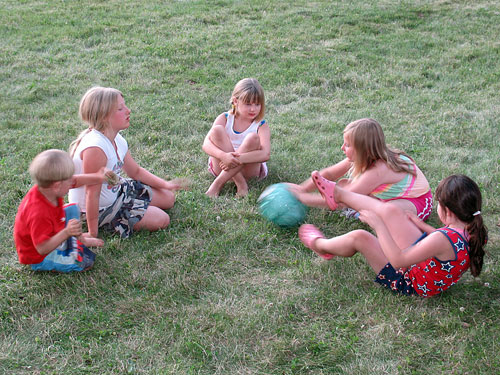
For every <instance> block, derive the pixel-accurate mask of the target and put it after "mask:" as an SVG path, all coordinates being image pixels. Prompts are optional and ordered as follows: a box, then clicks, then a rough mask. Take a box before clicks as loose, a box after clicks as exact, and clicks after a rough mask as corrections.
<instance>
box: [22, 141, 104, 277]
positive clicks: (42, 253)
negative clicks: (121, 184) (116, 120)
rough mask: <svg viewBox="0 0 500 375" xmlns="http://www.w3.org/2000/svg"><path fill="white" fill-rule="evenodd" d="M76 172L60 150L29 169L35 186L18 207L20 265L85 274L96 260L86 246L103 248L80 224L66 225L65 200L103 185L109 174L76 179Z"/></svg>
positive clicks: (44, 155)
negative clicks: (85, 187) (79, 190)
mask: <svg viewBox="0 0 500 375" xmlns="http://www.w3.org/2000/svg"><path fill="white" fill-rule="evenodd" d="M74 170H75V167H74V165H73V161H72V160H71V158H70V156H69V155H68V154H67V153H66V152H64V151H60V150H47V151H44V152H42V153H40V154H39V155H37V156H36V157H35V159H33V161H32V163H31V165H30V168H29V171H30V174H31V177H32V178H33V180H34V182H35V185H34V186H33V187H32V188H31V189H30V190H29V192H28V194H26V196H25V197H24V198H23V200H22V201H21V204H20V205H19V209H18V211H17V215H16V219H15V222H14V241H15V244H16V250H17V254H18V256H19V262H20V263H22V264H29V265H31V269H32V270H35V271H58V272H72V271H85V270H86V269H89V268H90V267H92V265H93V264H94V259H95V254H94V253H93V252H92V251H90V250H89V249H88V248H87V247H86V246H102V245H103V244H104V242H103V241H102V240H101V239H98V238H92V237H90V236H88V234H85V235H84V234H82V226H81V223H80V221H79V220H75V219H71V220H69V221H68V222H67V223H66V216H65V211H64V200H63V197H64V196H65V195H66V194H67V193H68V190H69V189H70V188H72V187H77V186H82V185H84V184H102V182H103V181H104V180H105V179H106V178H107V177H106V174H107V173H105V172H104V171H105V169H104V168H103V169H101V170H100V171H99V172H97V173H93V174H82V175H73V173H74ZM108 172H109V171H108ZM75 237H78V239H76V238H75ZM85 245H86V246H85Z"/></svg>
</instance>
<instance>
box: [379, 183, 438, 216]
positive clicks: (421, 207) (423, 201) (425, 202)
mask: <svg viewBox="0 0 500 375" xmlns="http://www.w3.org/2000/svg"><path fill="white" fill-rule="evenodd" d="M396 199H406V200H407V201H410V202H411V203H413V205H414V206H415V208H416V209H417V215H418V217H419V218H420V219H422V220H427V219H428V218H429V216H430V215H431V212H432V204H433V200H432V191H431V190H429V191H428V192H427V193H425V194H423V195H421V196H420V197H417V198H405V197H399V198H392V199H385V201H387V202H389V201H393V200H396Z"/></svg>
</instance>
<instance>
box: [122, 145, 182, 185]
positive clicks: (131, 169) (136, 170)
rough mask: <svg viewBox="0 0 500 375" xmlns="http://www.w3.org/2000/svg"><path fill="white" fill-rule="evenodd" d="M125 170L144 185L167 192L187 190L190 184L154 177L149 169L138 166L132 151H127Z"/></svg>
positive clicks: (124, 163)
mask: <svg viewBox="0 0 500 375" xmlns="http://www.w3.org/2000/svg"><path fill="white" fill-rule="evenodd" d="M123 170H124V171H125V173H126V174H127V175H128V176H129V177H130V178H132V179H134V180H139V181H141V182H142V183H143V184H146V185H149V186H151V187H152V188H156V189H167V190H174V191H175V190H181V189H187V187H188V186H187V185H188V183H187V182H186V180H184V179H174V180H171V181H166V180H164V179H163V178H161V177H158V176H156V175H154V174H153V173H151V172H149V171H148V170H147V169H144V168H142V167H141V166H139V164H137V162H136V161H135V160H134V158H132V155H130V151H127V154H126V155H125V158H124V159H123Z"/></svg>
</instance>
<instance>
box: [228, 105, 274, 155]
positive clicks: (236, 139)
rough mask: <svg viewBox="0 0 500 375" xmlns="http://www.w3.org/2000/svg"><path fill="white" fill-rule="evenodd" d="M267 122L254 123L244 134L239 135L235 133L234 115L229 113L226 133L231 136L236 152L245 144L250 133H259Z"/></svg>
mask: <svg viewBox="0 0 500 375" xmlns="http://www.w3.org/2000/svg"><path fill="white" fill-rule="evenodd" d="M265 122H266V121H265V120H262V121H259V122H256V121H254V122H252V123H251V124H250V126H249V127H248V128H247V129H246V130H245V131H243V132H241V133H237V132H235V131H234V115H232V114H230V113H227V114H226V133H227V135H228V136H229V139H230V140H231V143H232V145H233V148H234V151H236V150H238V147H240V146H241V144H242V143H243V140H244V139H245V137H246V136H247V134H249V133H257V131H258V130H259V128H260V127H261V126H262V125H264V124H265Z"/></svg>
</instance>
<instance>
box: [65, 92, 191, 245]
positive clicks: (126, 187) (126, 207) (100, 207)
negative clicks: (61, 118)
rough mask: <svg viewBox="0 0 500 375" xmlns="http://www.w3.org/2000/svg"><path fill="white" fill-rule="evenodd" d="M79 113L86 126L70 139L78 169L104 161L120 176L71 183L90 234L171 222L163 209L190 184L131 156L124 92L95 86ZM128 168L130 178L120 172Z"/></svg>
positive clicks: (89, 170) (94, 168)
mask: <svg viewBox="0 0 500 375" xmlns="http://www.w3.org/2000/svg"><path fill="white" fill-rule="evenodd" d="M79 112H80V118H81V119H82V120H83V121H84V122H85V123H86V124H87V126H88V127H87V129H85V130H84V131H83V132H81V133H80V135H79V136H78V138H77V139H76V140H75V141H74V142H73V143H72V144H71V147H70V155H71V157H72V158H73V162H74V164H75V170H76V172H77V173H94V172H97V171H98V170H99V169H100V168H103V167H106V168H107V169H109V170H112V171H113V172H114V173H115V174H116V175H118V176H119V179H118V181H116V183H112V184H110V183H105V184H102V185H89V186H86V187H85V188H83V187H81V188H77V189H71V190H70V192H69V201H70V202H71V203H77V204H78V206H79V207H80V209H81V210H82V212H84V213H85V217H86V220H87V227H88V230H89V234H90V236H92V237H97V235H98V230H99V228H103V229H105V230H107V231H109V232H111V233H118V234H119V235H120V236H121V237H122V238H128V237H129V236H130V235H131V234H132V233H133V232H134V231H138V230H148V231H156V230H159V229H162V228H166V227H167V226H168V225H169V224H170V216H169V215H168V214H167V213H166V212H165V211H164V210H167V209H170V208H172V207H173V205H174V202H175V193H174V192H175V191H176V190H180V189H186V188H187V186H188V182H187V181H186V180H183V179H175V180H172V181H166V180H164V179H163V178H161V177H158V176H156V175H154V174H153V173H151V172H149V171H148V170H147V169H145V168H143V167H141V166H140V165H139V164H137V162H136V161H135V159H134V158H133V157H132V155H131V153H130V150H129V148H128V143H127V141H126V140H125V138H123V136H122V135H121V131H122V130H125V129H128V128H129V127H130V114H131V111H130V109H129V108H128V107H127V106H126V104H125V99H124V98H123V95H122V93H121V92H120V91H119V90H117V89H114V88H111V87H92V88H91V89H89V90H88V91H87V92H86V93H85V95H83V97H82V99H81V101H80V109H79ZM122 171H123V172H125V173H126V174H127V176H128V177H129V178H122V177H121V176H120V174H121V173H122Z"/></svg>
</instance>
